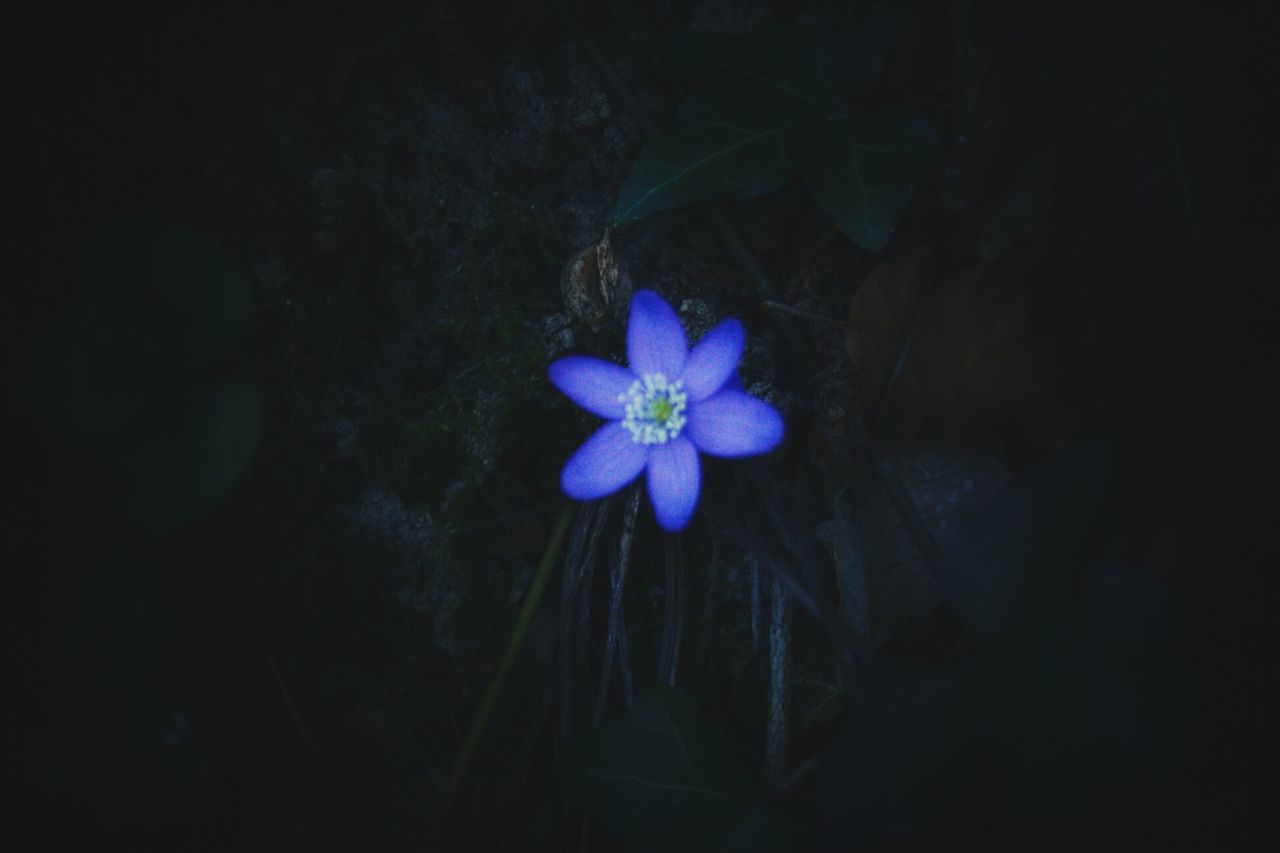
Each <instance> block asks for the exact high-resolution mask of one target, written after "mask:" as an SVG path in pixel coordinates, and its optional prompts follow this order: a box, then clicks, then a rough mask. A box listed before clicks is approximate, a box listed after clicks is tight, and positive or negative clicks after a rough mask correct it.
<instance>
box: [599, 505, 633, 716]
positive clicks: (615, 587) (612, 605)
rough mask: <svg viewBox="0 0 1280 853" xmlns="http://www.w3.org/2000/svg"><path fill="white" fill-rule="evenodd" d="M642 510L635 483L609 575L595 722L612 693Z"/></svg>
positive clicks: (623, 516)
mask: <svg viewBox="0 0 1280 853" xmlns="http://www.w3.org/2000/svg"><path fill="white" fill-rule="evenodd" d="M639 511H640V488H639V487H638V486H632V488H631V495H630V497H628V498H627V506H626V509H625V510H623V513H622V535H621V536H619V537H618V559H616V560H614V562H613V567H612V571H611V572H610V575H609V627H608V631H607V633H606V634H605V641H604V662H603V664H602V666H601V670H600V688H599V690H598V692H597V693H596V710H595V714H594V716H593V717H592V722H593V724H594V725H597V726H598V725H600V721H601V720H602V719H603V718H604V705H605V700H606V699H607V698H608V697H609V671H610V670H611V669H612V668H613V653H614V650H615V649H616V648H617V645H618V629H619V627H620V626H619V622H620V619H619V617H620V616H621V615H622V589H623V587H624V586H625V584H626V582H627V564H628V563H629V562H630V561H631V540H632V538H633V537H634V536H635V532H636V515H637V514H638V513H639Z"/></svg>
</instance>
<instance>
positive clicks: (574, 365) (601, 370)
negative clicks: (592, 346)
mask: <svg viewBox="0 0 1280 853" xmlns="http://www.w3.org/2000/svg"><path fill="white" fill-rule="evenodd" d="M547 375H548V376H550V377H551V384H553V385H555V386H556V387H557V388H559V389H560V390H561V391H563V392H564V393H565V396H567V397H568V398H569V399H570V400H572V401H573V402H575V403H577V404H578V405H579V406H581V407H582V408H584V409H586V410H587V411H588V412H590V413H591V414H593V415H599V416H600V417H602V418H609V419H610V420H621V419H622V416H623V415H624V414H626V407H625V405H624V404H623V403H621V402H620V401H619V400H618V395H619V394H625V393H626V392H627V389H628V388H630V387H631V383H633V382H635V381H636V375H635V374H634V373H632V372H631V371H630V370H627V369H626V368H625V367H623V366H621V365H618V364H610V363H609V362H607V361H601V360H600V359H598V358H589V357H588V356H585V355H571V356H569V357H567V358H562V359H559V360H558V361H553V362H552V363H551V366H550V367H548V368H547Z"/></svg>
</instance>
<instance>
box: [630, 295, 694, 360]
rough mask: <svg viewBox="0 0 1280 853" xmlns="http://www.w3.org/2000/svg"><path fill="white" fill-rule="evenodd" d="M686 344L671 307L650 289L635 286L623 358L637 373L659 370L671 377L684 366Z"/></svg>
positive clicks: (677, 319)
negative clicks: (625, 354) (636, 288)
mask: <svg viewBox="0 0 1280 853" xmlns="http://www.w3.org/2000/svg"><path fill="white" fill-rule="evenodd" d="M688 351H689V344H688V342H687V341H686V340H685V337H684V327H683V326H681V325H680V318H679V317H677V316H676V312H675V309H673V308H672V307H671V306H670V305H668V304H667V302H666V300H665V299H663V298H662V297H661V296H659V295H658V294H656V293H654V292H653V291H652V290H637V291H636V295H635V296H634V297H632V299H631V316H630V318H629V319H628V320H627V359H628V361H630V363H631V369H632V370H633V371H635V372H636V373H638V374H639V375H641V376H646V375H648V374H650V373H661V374H663V375H664V376H666V377H667V378H668V379H673V380H674V379H675V378H676V377H677V376H679V375H680V371H681V370H682V369H683V368H684V359H685V355H686V354H687V353H688Z"/></svg>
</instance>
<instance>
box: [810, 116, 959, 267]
mask: <svg viewBox="0 0 1280 853" xmlns="http://www.w3.org/2000/svg"><path fill="white" fill-rule="evenodd" d="M795 147H796V149H797V158H798V161H799V162H800V163H801V171H802V172H803V174H804V179H805V183H806V184H807V185H808V187H809V192H811V193H812V194H813V197H814V199H815V200H816V201H817V202H818V204H820V205H821V206H822V208H823V209H824V210H826V211H827V213H829V214H831V218H832V219H834V220H835V221H836V224H837V225H838V226H839V227H840V230H841V231H843V232H844V233H846V234H848V235H849V237H850V238H851V239H852V240H853V241H854V242H855V243H857V244H858V245H859V246H862V247H863V248H866V249H873V250H874V249H879V248H881V247H882V246H884V244H885V242H886V241H887V240H888V239H889V235H890V234H891V233H892V232H893V226H894V224H895V223H896V222H897V221H898V217H899V216H900V215H901V213H902V210H903V208H905V207H906V205H907V201H908V200H909V199H910V198H911V193H912V191H913V190H914V189H915V185H916V183H917V182H918V181H919V180H920V178H921V177H922V176H923V175H924V174H925V173H926V172H927V171H928V170H929V169H930V168H932V167H933V166H934V164H935V163H936V162H937V160H938V157H939V146H938V138H937V136H936V135H935V134H934V132H933V128H932V127H930V126H929V124H928V123H927V122H925V121H924V120H923V119H920V118H917V117H914V116H910V115H870V114H863V115H857V116H843V117H840V118H837V119H834V120H832V121H830V122H827V123H826V124H825V125H823V126H821V127H817V128H814V129H813V132H812V134H811V135H809V136H806V137H805V138H804V139H802V140H797V143H796V146H795ZM801 151H802V152H804V153H803V154H800V153H799V152H801Z"/></svg>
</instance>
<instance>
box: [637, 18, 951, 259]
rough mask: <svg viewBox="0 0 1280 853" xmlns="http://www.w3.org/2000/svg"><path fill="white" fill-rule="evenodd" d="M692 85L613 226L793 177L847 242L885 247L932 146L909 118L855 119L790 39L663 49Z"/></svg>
mask: <svg viewBox="0 0 1280 853" xmlns="http://www.w3.org/2000/svg"><path fill="white" fill-rule="evenodd" d="M669 55H670V57H671V60H672V61H673V63H674V64H676V65H677V66H678V67H679V68H680V69H681V70H683V71H684V72H685V73H686V74H687V75H688V76H689V77H690V78H691V79H692V81H693V89H694V91H693V93H692V94H691V95H690V96H689V97H688V98H687V99H686V100H685V101H684V103H683V104H682V105H681V107H680V109H679V110H677V112H676V114H675V116H674V117H673V118H672V122H671V130H670V131H669V132H668V133H666V134H663V135H662V136H659V137H658V138H656V139H653V140H651V141H650V142H649V143H648V144H647V145H646V146H645V147H644V149H643V150H642V151H641V153H640V156H639V158H638V159H637V161H636V164H635V166H634V167H633V168H632V171H631V174H630V176H628V178H627V181H626V182H625V184H624V185H623V187H622V190H621V192H620V193H619V196H618V202H617V205H616V206H615V208H614V212H613V219H614V224H615V225H621V224H624V223H627V222H633V221H635V220H637V219H642V218H644V217H645V216H648V215H649V214H652V213H657V212H659V211H662V210H668V209H670V208H674V207H678V206H680V205H684V204H688V203H690V202H694V201H702V200H705V199H710V198H750V197H754V196H759V195H763V194H765V193H768V192H772V191H774V190H776V189H778V188H780V187H781V186H782V185H784V184H785V183H786V182H787V181H788V180H790V179H791V178H792V177H794V176H796V175H797V174H799V175H801V176H803V177H804V178H805V181H806V183H807V185H808V186H809V189H810V191H811V192H812V193H813V195H814V197H815V199H816V200H817V201H818V203H819V204H820V205H821V206H822V207H823V208H824V209H825V210H827V211H828V212H829V213H830V214H831V215H832V217H833V218H834V219H835V220H836V223H837V224H838V225H839V226H840V228H841V229H842V230H844V231H845V233H846V234H848V235H849V237H850V238H852V239H853V240H855V241H856V242H857V243H859V244H860V245H863V246H865V247H867V248H873V249H878V248H880V247H881V246H883V245H884V242H885V240H887V239H888V235H889V233H890V232H891V231H892V229H893V225H894V223H895V222H896V221H897V218H898V216H899V215H900V214H901V212H902V209H903V207H904V206H905V205H906V202H907V199H908V198H909V197H910V194H911V191H912V188H913V187H914V185H915V184H916V183H917V182H918V181H919V180H920V178H921V177H922V176H923V174H924V173H925V171H926V170H927V169H928V168H930V167H931V166H932V164H933V163H934V162H935V161H936V159H937V149H938V144H937V139H936V137H935V135H934V134H933V131H932V129H931V128H929V126H928V125H927V124H926V123H925V122H924V121H923V120H921V119H919V118H915V117H912V116H871V115H860V116H850V115H849V114H848V113H847V111H846V106H845V105H846V101H847V95H846V93H845V92H844V90H843V89H842V88H841V87H840V86H839V84H838V82H837V78H836V76H835V75H834V74H833V73H832V71H831V70H830V68H829V67H828V65H827V63H826V61H825V59H824V57H823V56H822V55H821V54H820V53H819V52H817V51H816V50H813V49H811V48H807V47H806V46H804V45H803V44H800V43H799V42H796V41H794V40H792V39H790V38H787V37H782V36H776V35H762V34H753V35H748V36H728V35H718V34H708V33H698V34H693V35H689V36H684V37H682V38H679V39H677V40H676V41H675V42H674V43H673V44H672V45H671V47H670V49H669Z"/></svg>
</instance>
